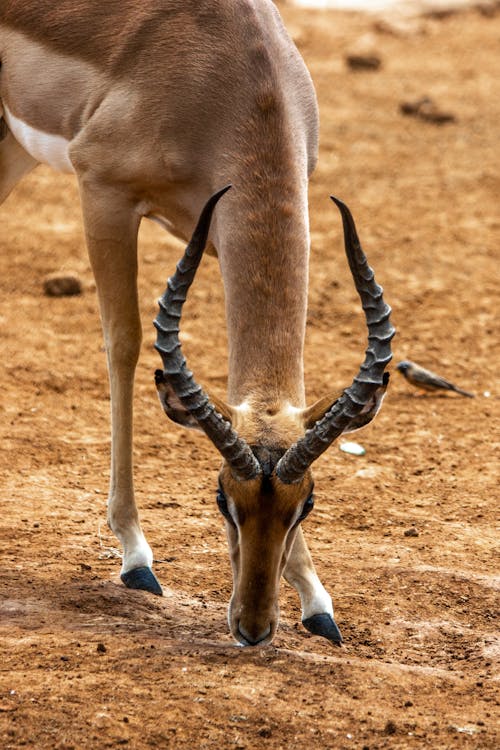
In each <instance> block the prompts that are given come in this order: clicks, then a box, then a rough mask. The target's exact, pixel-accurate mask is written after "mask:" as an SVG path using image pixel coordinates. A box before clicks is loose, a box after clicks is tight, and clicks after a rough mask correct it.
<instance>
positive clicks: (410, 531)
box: [404, 526, 419, 536]
mask: <svg viewBox="0 0 500 750" xmlns="http://www.w3.org/2000/svg"><path fill="white" fill-rule="evenodd" d="M404 534H405V536H418V535H419V533H418V529H416V528H415V526H410V528H409V529H406V531H405V533H404Z"/></svg>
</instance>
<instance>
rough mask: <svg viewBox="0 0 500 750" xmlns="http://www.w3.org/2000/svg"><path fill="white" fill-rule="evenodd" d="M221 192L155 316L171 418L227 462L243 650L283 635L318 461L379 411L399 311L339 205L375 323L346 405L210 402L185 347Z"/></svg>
mask: <svg viewBox="0 0 500 750" xmlns="http://www.w3.org/2000/svg"><path fill="white" fill-rule="evenodd" d="M228 189H229V188H228V187H226V188H224V189H223V190H221V191H219V192H218V193H216V194H215V195H214V196H212V198H210V200H209V201H208V203H207V204H206V206H205V208H204V209H203V211H202V214H201V216H200V219H199V222H198V225H197V227H196V229H195V231H194V234H193V236H192V238H191V241H190V243H189V245H188V246H187V248H186V251H185V254H184V256H183V258H182V259H181V261H180V262H179V264H178V265H177V269H176V272H175V274H174V276H173V277H172V278H171V279H169V281H168V287H167V290H166V292H165V294H164V296H163V297H162V298H161V299H160V301H159V305H160V312H159V314H158V316H157V319H156V320H155V327H156V329H157V332H158V338H157V343H156V348H157V350H158V351H159V352H160V354H161V357H162V359H163V365H164V369H163V370H157V371H156V375H155V379H156V385H157V389H158V393H159V396H160V401H161V403H162V405H163V408H164V410H165V412H166V414H167V415H168V416H169V417H170V418H171V419H173V420H174V421H175V422H178V423H180V424H183V425H184V426H186V427H193V428H196V429H200V430H202V431H203V432H205V433H206V435H207V436H208V437H209V438H210V439H211V440H212V442H213V443H214V445H215V447H216V448H217V449H218V450H219V452H220V453H221V455H222V457H223V459H224V461H223V465H222V468H221V470H220V473H219V484H218V490H217V504H218V507H219V510H220V511H221V513H222V515H223V516H224V519H225V523H226V530H227V536H228V541H229V549H230V556H231V564H232V569H233V594H232V597H231V602H230V606H229V625H230V628H231V632H232V634H233V636H234V637H235V638H236V640H237V641H238V642H239V643H241V644H242V645H256V644H264V643H268V642H270V641H271V640H272V638H273V636H274V633H275V632H276V628H277V624H278V618H279V608H278V591H279V581H280V577H281V574H282V572H283V569H284V566H285V564H286V561H287V557H288V554H289V552H290V549H291V547H292V545H293V541H294V539H295V536H296V533H297V530H298V528H299V525H300V523H301V522H302V521H303V520H304V519H305V518H306V516H307V515H308V514H309V513H310V511H311V510H312V508H313V478H312V473H311V469H310V467H311V464H312V463H313V461H315V460H316V459H317V458H318V457H319V456H320V455H321V454H322V453H323V452H324V451H325V450H326V449H327V448H328V447H329V446H330V445H331V443H332V442H333V441H334V440H335V439H336V438H337V437H338V436H339V435H341V434H342V433H344V432H351V431H352V430H355V429H359V428H360V427H362V426H364V425H365V424H367V423H368V422H369V421H371V419H373V417H374V416H375V414H376V413H377V412H378V410H379V408H380V406H381V403H382V399H383V396H384V394H385V391H386V388H387V383H388V379H389V376H388V374H387V373H384V369H385V367H386V365H387V364H388V362H389V361H390V359H391V352H390V340H391V338H392V336H393V335H394V329H393V328H392V326H391V324H390V322H389V315H390V308H389V307H388V305H386V304H385V303H384V301H383V299H382V289H381V287H379V286H378V285H377V284H376V283H375V281H374V278H373V272H372V271H371V269H370V268H369V266H368V264H367V262H366V258H365V256H364V253H363V251H362V250H361V247H360V245H359V241H358V238H357V234H356V229H355V226H354V222H353V219H352V216H351V214H350V212H349V210H348V209H347V207H346V206H345V205H344V204H343V203H341V202H340V201H338V200H337V199H335V198H333V199H332V200H334V202H335V203H336V204H337V206H338V207H339V209H340V211H341V214H342V219H343V225H344V236H345V247H346V254H347V257H348V261H349V265H350V268H351V271H352V274H353V278H354V282H355V285H356V288H357V290H358V293H359V296H360V298H361V302H362V306H363V309H364V311H365V315H366V321H367V326H368V332H369V336H368V340H369V346H368V349H367V350H366V356H365V361H364V362H363V364H362V365H361V368H360V371H359V373H358V375H357V376H356V378H355V379H354V381H353V383H352V385H351V386H350V387H349V388H347V389H345V390H344V391H343V393H342V394H341V396H340V397H339V398H338V399H335V398H333V397H331V396H330V397H326V398H323V399H321V400H320V401H318V402H316V403H315V404H314V405H313V406H311V407H309V408H305V409H301V408H296V407H294V405H292V404H289V403H283V404H281V405H280V408H278V409H275V408H273V409H267V408H266V405H265V403H264V401H265V398H263V397H262V396H259V397H257V396H256V397H255V398H254V396H253V394H250V395H249V400H248V401H247V402H245V403H244V404H240V405H237V406H232V405H229V404H226V403H224V402H222V401H220V400H219V399H216V398H210V397H209V396H208V395H207V394H206V393H205V392H204V391H203V390H202V388H201V387H200V386H199V385H197V383H196V382H195V381H194V378H193V375H192V373H191V372H190V371H189V370H188V369H187V366H186V361H185V359H184V357H183V355H182V352H181V347H180V342H179V323H180V317H181V310H182V306H183V304H184V301H185V299H186V295H187V291H188V289H189V287H190V285H191V283H192V281H193V279H194V276H195V273H196V270H197V268H198V265H199V262H200V260H201V257H202V254H203V249H204V247H205V244H206V240H207V236H208V231H209V225H210V218H211V215H212V212H213V210H214V208H215V205H216V203H217V201H218V200H219V199H220V198H221V197H222V195H223V194H224V193H225V192H226V190H228Z"/></svg>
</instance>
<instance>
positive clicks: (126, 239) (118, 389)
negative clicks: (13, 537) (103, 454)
mask: <svg viewBox="0 0 500 750" xmlns="http://www.w3.org/2000/svg"><path fill="white" fill-rule="evenodd" d="M79 184H80V195H81V202H82V209H83V217H84V225H85V235H86V240H87V247H88V251H89V256H90V262H91V264H92V269H93V272H94V276H95V280H96V285H97V293H98V296H99V305H100V311H101V320H102V327H103V333H104V342H105V346H106V353H107V359H108V372H109V381H110V392H111V481H110V492H109V500H108V523H109V526H110V527H111V529H112V530H113V532H114V533H115V534H116V536H117V537H118V539H119V540H120V542H121V544H122V546H123V564H122V569H121V578H122V581H123V582H124V583H125V585H126V586H128V587H129V588H136V589H137V588H138V589H145V590H146V591H151V592H152V593H154V594H160V595H161V593H162V590H161V587H160V584H159V583H158V581H157V579H156V577H155V576H154V574H153V572H152V564H153V554H152V552H151V548H150V546H149V544H148V543H147V541H146V539H145V537H144V534H143V532H142V529H141V526H140V523H139V515H138V512H137V507H136V504H135V499H134V486H133V475H132V471H133V465H132V433H133V390H134V375H135V368H136V364H137V360H138V358H139V350H140V346H141V338H142V330H141V322H140V316H139V305H138V298H137V233H138V229H139V224H140V220H141V217H140V215H139V214H138V212H137V210H136V208H135V205H134V203H133V201H132V199H129V198H128V196H127V195H125V194H124V193H122V192H121V191H120V190H118V189H117V188H114V187H110V186H109V185H106V184H103V183H102V182H99V181H96V180H94V179H92V178H91V177H89V176H88V175H84V176H81V175H80V176H79Z"/></svg>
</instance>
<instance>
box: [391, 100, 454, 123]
mask: <svg viewBox="0 0 500 750" xmlns="http://www.w3.org/2000/svg"><path fill="white" fill-rule="evenodd" d="M399 110H400V112H401V114H403V115H409V116H411V117H417V118H418V119H420V120H425V121H427V122H433V123H435V124H436V125H444V124H445V123H447V122H456V117H455V115H454V114H452V113H451V112H445V111H444V110H441V109H439V107H438V106H437V105H436V104H435V102H433V101H432V99H430V98H429V97H428V96H422V97H420V98H419V99H415V100H414V101H412V102H401V104H400V105H399Z"/></svg>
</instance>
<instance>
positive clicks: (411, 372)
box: [396, 359, 474, 398]
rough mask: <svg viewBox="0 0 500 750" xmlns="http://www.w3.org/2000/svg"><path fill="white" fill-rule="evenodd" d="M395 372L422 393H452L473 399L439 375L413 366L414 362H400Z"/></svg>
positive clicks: (471, 395)
mask: <svg viewBox="0 0 500 750" xmlns="http://www.w3.org/2000/svg"><path fill="white" fill-rule="evenodd" d="M396 370H398V372H400V373H401V375H403V376H404V377H405V378H406V380H407V381H408V382H409V383H411V384H412V385H414V386H415V387H416V388H421V389H422V390H423V391H454V392H455V393H459V394H460V395H461V396H467V397H468V398H474V394H473V393H469V392H468V391H464V390H462V388H458V387H457V386H456V385H453V383H450V382H449V381H448V380H445V379H444V378H442V377H441V376H440V375H436V373H435V372H431V371H430V370H426V369H425V368H424V367H420V365H417V364H415V362H410V360H408V359H406V360H404V361H403V362H400V363H399V365H397V367H396Z"/></svg>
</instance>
